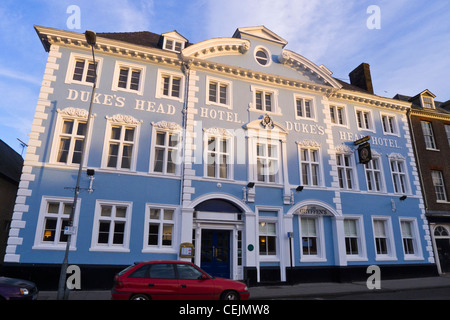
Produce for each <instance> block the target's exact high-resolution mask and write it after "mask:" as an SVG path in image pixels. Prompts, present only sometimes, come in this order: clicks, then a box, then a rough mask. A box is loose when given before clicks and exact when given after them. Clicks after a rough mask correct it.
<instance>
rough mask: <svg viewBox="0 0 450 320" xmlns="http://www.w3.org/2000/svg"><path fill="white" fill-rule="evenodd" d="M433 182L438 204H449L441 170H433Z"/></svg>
mask: <svg viewBox="0 0 450 320" xmlns="http://www.w3.org/2000/svg"><path fill="white" fill-rule="evenodd" d="M431 180H432V182H433V186H434V193H435V195H436V201H437V202H444V203H445V202H447V190H446V189H445V182H444V174H443V172H442V171H441V170H431Z"/></svg>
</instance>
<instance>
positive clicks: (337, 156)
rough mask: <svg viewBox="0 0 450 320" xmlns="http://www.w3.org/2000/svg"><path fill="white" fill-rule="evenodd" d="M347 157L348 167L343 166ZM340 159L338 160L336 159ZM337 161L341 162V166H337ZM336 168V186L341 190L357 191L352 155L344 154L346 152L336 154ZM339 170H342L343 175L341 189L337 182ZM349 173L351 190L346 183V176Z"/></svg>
mask: <svg viewBox="0 0 450 320" xmlns="http://www.w3.org/2000/svg"><path fill="white" fill-rule="evenodd" d="M340 157H342V158H340ZM346 157H348V160H349V165H348V166H347V165H345V158H346ZM338 158H340V159H338ZM339 161H342V162H341V163H342V164H340V165H339V164H338V163H339ZM336 168H337V170H336V171H337V175H338V186H339V188H340V189H341V190H358V184H357V179H356V176H355V173H356V167H355V159H354V155H353V154H352V153H346V152H336ZM340 169H341V170H343V172H344V173H345V179H342V184H343V185H342V187H341V183H340V180H339V177H340ZM349 172H350V178H351V184H352V186H351V188H349V183H348V174H349Z"/></svg>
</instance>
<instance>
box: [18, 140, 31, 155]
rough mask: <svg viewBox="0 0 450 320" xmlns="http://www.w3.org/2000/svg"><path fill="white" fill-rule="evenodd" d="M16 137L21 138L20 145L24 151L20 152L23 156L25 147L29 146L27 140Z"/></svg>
mask: <svg viewBox="0 0 450 320" xmlns="http://www.w3.org/2000/svg"><path fill="white" fill-rule="evenodd" d="M16 139H17V140H19V142H20V146H21V147H22V153H21V154H20V155H21V156H22V155H23V150H24V149H25V147H28V145H27V144H26V143H25V142H23V141H22V140H20V139H19V138H16Z"/></svg>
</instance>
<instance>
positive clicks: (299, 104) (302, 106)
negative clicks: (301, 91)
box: [295, 95, 316, 119]
mask: <svg viewBox="0 0 450 320" xmlns="http://www.w3.org/2000/svg"><path fill="white" fill-rule="evenodd" d="M295 118H296V119H315V118H316V115H315V109H314V100H313V98H310V97H303V96H298V95H296V96H295Z"/></svg>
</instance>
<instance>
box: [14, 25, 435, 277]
mask: <svg viewBox="0 0 450 320" xmlns="http://www.w3.org/2000/svg"><path fill="white" fill-rule="evenodd" d="M36 30H37V31H38V35H39V37H40V39H41V41H42V42H43V44H44V47H45V48H46V50H47V51H48V54H49V58H48V62H47V66H46V70H45V74H44V80H43V84H42V88H41V93H40V95H39V100H38V105H37V108H36V114H35V121H34V122H33V127H32V129H31V134H30V142H29V145H30V147H29V148H28V150H27V155H26V157H25V166H24V171H23V175H22V179H21V185H20V189H19V193H18V197H17V201H16V207H15V212H14V216H13V222H12V224H11V230H10V234H9V242H8V248H7V253H6V255H5V262H6V263H8V264H10V265H12V266H14V265H27V264H35V265H40V264H42V265H44V264H45V265H52V264H54V265H55V266H56V265H58V264H60V263H61V261H62V259H63V254H64V249H65V241H64V239H65V238H64V235H63V232H62V231H61V230H63V227H64V223H65V221H66V220H67V214H66V213H67V211H66V210H68V209H66V205H67V207H70V205H68V204H70V203H71V201H72V199H73V190H72V189H70V188H73V187H74V186H75V179H76V173H77V168H78V164H77V160H76V159H78V158H77V152H78V150H79V149H77V145H76V141H77V140H80V139H83V137H84V133H83V123H85V122H86V119H87V110H88V107H89V99H90V94H91V88H92V81H91V82H89V81H88V80H87V79H89V69H88V67H87V64H88V61H91V60H89V59H91V58H90V47H88V46H87V44H86V43H85V42H84V40H83V39H84V36H83V35H82V34H77V33H73V32H66V31H62V30H56V29H51V28H44V27H36ZM110 35H111V34H110ZM167 40H173V41H174V42H179V43H180V48H184V49H182V50H180V52H176V50H175V51H173V50H170V48H171V47H170V46H167ZM286 43H287V42H286V41H285V40H284V39H282V38H281V37H279V36H278V35H276V34H274V33H273V32H272V31H270V30H268V29H266V28H264V27H256V28H239V29H238V30H237V31H236V33H235V34H234V35H233V37H231V38H219V39H210V40H207V41H204V42H201V43H198V44H189V43H187V42H186V40H185V39H184V38H183V37H182V36H181V35H180V34H178V33H177V32H171V33H167V34H163V35H162V36H161V38H160V40H159V43H158V46H144V45H142V44H136V43H130V42H124V41H120V40H117V39H113V38H111V37H109V36H107V35H104V36H102V34H99V35H98V39H97V46H96V48H95V54H96V59H97V73H98V79H97V89H96V96H95V99H94V107H93V117H92V120H91V124H90V127H89V128H87V132H88V139H87V143H88V144H87V160H86V162H85V165H84V168H85V169H86V168H90V169H94V170H95V176H94V177H95V179H94V180H93V189H94V191H93V192H91V193H89V192H88V191H87V189H88V188H89V184H90V180H89V177H88V176H87V175H85V174H84V173H83V175H82V180H81V187H82V188H84V189H83V190H82V192H81V193H80V196H79V203H78V206H77V212H76V215H75V219H74V225H75V226H76V229H77V234H76V235H75V236H73V237H72V250H71V251H70V258H69V263H70V264H78V265H83V266H95V265H102V266H105V265H106V266H123V265H128V264H130V263H132V262H134V261H139V260H154V259H179V258H180V257H179V253H180V251H179V249H180V244H181V243H185V242H188V243H193V244H194V246H195V255H194V257H193V258H192V259H193V261H194V262H195V263H196V264H198V265H200V266H202V264H205V262H206V261H207V260H208V259H209V260H211V259H212V260H213V261H214V262H218V263H219V262H221V263H222V266H223V265H225V266H226V267H227V269H226V270H227V271H226V272H227V274H226V275H225V276H228V277H230V278H233V279H249V278H251V280H252V281H254V282H265V281H288V280H289V279H294V278H296V279H301V278H302V273H303V274H307V272H308V270H309V269H311V270H313V269H315V268H325V269H330V270H331V269H333V270H334V269H339V268H340V269H345V268H351V267H361V270H363V271H361V272H362V274H365V268H363V267H365V266H368V265H373V264H375V265H379V266H381V267H382V270H383V266H386V267H400V266H402V267H406V266H407V265H409V266H419V267H422V266H423V267H430V266H431V267H432V266H433V265H434V258H433V252H432V248H431V242H430V235H429V228H428V223H427V221H426V218H425V215H424V205H423V200H422V196H421V190H420V183H419V178H418V172H417V168H416V163H415V159H414V155H413V150H412V145H411V138H410V132H409V127H408V121H407V112H408V110H409V108H410V104H408V103H406V102H402V101H398V100H393V99H388V98H384V97H379V96H376V95H374V94H372V93H370V92H367V91H365V90H362V89H359V88H357V87H355V86H351V85H349V84H345V83H343V82H341V81H338V80H336V79H335V78H333V77H332V76H331V72H330V71H329V70H328V69H327V68H325V67H324V66H317V65H315V64H314V63H312V62H311V61H309V60H307V59H306V58H304V57H302V56H300V55H299V54H297V53H294V52H292V51H289V50H286V49H284V46H285V45H286ZM168 49H169V50H168ZM81 61H84V66H83V68H82V67H81ZM77 62H79V64H77ZM121 70H122V71H121ZM126 70H128V71H126ZM127 72H128V74H127V76H125V74H126V73H127ZM75 78H76V79H77V80H75ZM79 79H81V80H79ZM121 86H124V87H126V88H127V89H124V88H122V87H121ZM266 116H267V118H266ZM265 120H266V122H264V121H265ZM77 126H78V127H77ZM75 127H76V128H77V129H79V131H78V132H77V131H76V130H75ZM70 129H72V130H70ZM69 131H70V132H69ZM84 132H85V131H84ZM367 136H370V137H369V138H367V139H368V142H369V143H370V146H371V152H372V160H371V161H370V162H369V164H368V165H364V164H361V163H359V155H358V150H357V149H358V146H357V145H355V144H354V142H355V141H356V140H358V139H361V138H364V137H367ZM169 137H170V138H169ZM208 137H209V138H208ZM211 137H214V140H212V138H211ZM63 140H64V141H65V143H66V144H64V143H63ZM213 141H220V143H217V144H214V142H213ZM170 154H172V155H173V157H172V161H168V159H169V158H170ZM212 155H214V159H218V158H220V159H223V161H222V162H221V163H222V165H220V163H217V162H214V161H212V160H211V159H213V157H212ZM208 159H209V160H208ZM208 161H209V164H210V165H209V166H208ZM269 163H270V165H269ZM272 169H273V170H272ZM249 183H254V186H253V187H252V186H251V185H248V184H249ZM298 186H302V187H303V189H302V190H301V191H297V190H296V189H297V187H298ZM404 195H406V196H407V198H406V199H405V200H400V197H401V196H404ZM202 206H203V207H202ZM204 208H207V209H206V210H205V209H204ZM230 208H232V209H230ZM227 210H228V211H227ZM205 230H212V231H213V232H214V230H216V231H217V230H222V231H226V233H227V234H228V235H229V240H227V243H226V244H225V249H223V248H222V247H221V249H218V247H217V248H216V247H215V246H212V245H211V244H208V243H207V241H202V235H203V234H204V231H205ZM288 232H289V233H292V234H293V238H291V239H289V238H288ZM203 240H204V239H203ZM290 244H291V247H290ZM290 248H291V249H290ZM290 250H291V251H290ZM291 254H292V255H291ZM291 256H292V259H291ZM219 260H220V261H219ZM291 260H292V266H293V267H294V273H291V275H289V268H290V267H291ZM208 271H210V272H211V273H214V270H208ZM290 277H292V278H290Z"/></svg>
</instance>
